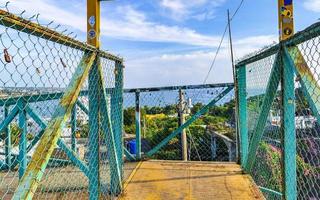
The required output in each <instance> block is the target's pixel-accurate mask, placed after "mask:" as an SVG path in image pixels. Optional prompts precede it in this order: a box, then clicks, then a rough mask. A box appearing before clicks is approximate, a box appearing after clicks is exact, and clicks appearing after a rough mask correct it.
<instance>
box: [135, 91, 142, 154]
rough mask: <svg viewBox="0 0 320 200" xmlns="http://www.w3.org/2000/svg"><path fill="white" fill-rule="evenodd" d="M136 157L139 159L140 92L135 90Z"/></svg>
mask: <svg viewBox="0 0 320 200" xmlns="http://www.w3.org/2000/svg"><path fill="white" fill-rule="evenodd" d="M135 94H136V114H135V116H136V159H137V160H139V159H141V114H140V92H139V91H136V93H135Z"/></svg>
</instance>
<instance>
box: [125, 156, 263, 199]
mask: <svg viewBox="0 0 320 200" xmlns="http://www.w3.org/2000/svg"><path fill="white" fill-rule="evenodd" d="M120 199H125V200H130V199H132V200H140V199H141V200H144V199H146V200H149V199H150V200H151V199H152V200H156V199H164V200H171V199H172V200H174V199H206V200H207V199H246V200H247V199H264V198H263V196H262V194H261V193H260V191H259V189H258V188H257V186H256V185H255V184H254V182H253V181H252V179H251V177H250V176H249V175H246V174H243V173H242V170H241V168H240V166H239V165H237V164H232V163H210V162H180V161H144V162H141V163H139V164H138V165H137V168H136V169H135V170H134V171H133V173H132V174H131V176H130V178H129V179H128V180H127V182H126V184H125V191H124V193H123V195H122V196H121V197H120Z"/></svg>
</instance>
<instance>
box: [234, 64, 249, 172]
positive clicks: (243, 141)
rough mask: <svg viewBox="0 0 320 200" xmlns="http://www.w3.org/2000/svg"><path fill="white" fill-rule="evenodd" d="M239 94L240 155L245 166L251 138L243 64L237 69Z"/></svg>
mask: <svg viewBox="0 0 320 200" xmlns="http://www.w3.org/2000/svg"><path fill="white" fill-rule="evenodd" d="M237 80H238V95H239V97H238V98H239V133H240V156H241V165H242V167H245V163H246V162H247V156H248V148H249V138H248V127H247V91H246V90H247V89H246V67H245V66H241V67H239V68H238V70H237Z"/></svg>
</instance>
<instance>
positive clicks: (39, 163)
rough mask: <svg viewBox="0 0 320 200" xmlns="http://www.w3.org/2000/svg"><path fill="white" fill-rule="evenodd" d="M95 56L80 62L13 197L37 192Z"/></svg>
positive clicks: (28, 195) (27, 197)
mask: <svg viewBox="0 0 320 200" xmlns="http://www.w3.org/2000/svg"><path fill="white" fill-rule="evenodd" d="M95 58H96V53H92V54H90V55H85V56H84V58H83V59H82V61H81V63H80V64H79V66H78V68H77V70H76V72H75V74H74V75H73V78H72V80H71V83H70V85H69V86H68V88H67V91H66V92H65V94H64V95H63V97H62V99H61V101H60V104H59V106H58V107H57V109H56V111H55V113H54V118H53V119H52V120H51V122H50V123H49V124H48V126H47V128H46V129H45V131H44V134H43V136H42V137H41V139H40V141H39V144H38V146H37V148H36V150H35V152H34V154H33V156H32V158H31V161H30V163H29V164H28V167H27V170H26V172H25V174H24V176H23V177H22V179H21V181H20V183H19V185H18V187H17V189H16V191H15V193H14V196H13V199H31V198H32V196H33V195H34V193H35V192H36V190H37V187H38V183H39V182H40V180H41V178H42V175H43V172H44V170H45V168H46V166H47V163H48V161H49V158H50V157H51V154H52V152H53V150H54V148H55V146H56V144H57V141H58V139H59V137H60V135H61V131H62V129H63V127H64V126H65V124H66V122H67V120H68V118H69V117H70V115H71V110H72V108H73V106H74V104H75V101H76V99H77V98H78V96H79V93H80V90H81V87H82V84H83V82H84V81H85V79H86V78H87V76H88V74H89V70H90V68H91V66H92V65H93V62H94V60H95Z"/></svg>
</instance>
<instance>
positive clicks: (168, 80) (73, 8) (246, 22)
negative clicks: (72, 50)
mask: <svg viewBox="0 0 320 200" xmlns="http://www.w3.org/2000/svg"><path fill="white" fill-rule="evenodd" d="M0 2H1V3H2V5H3V4H4V3H5V2H6V1H4V0H0ZM239 2H240V0H188V1H185V0H135V1H133V0H114V1H112V2H101V12H102V23H101V34H102V35H101V42H102V49H105V50H109V51H111V52H113V53H115V54H119V55H121V56H122V57H124V59H125V65H126V68H125V87H147V86H149V87H150V86H164V85H183V84H201V83H203V81H204V78H205V76H206V73H207V71H208V70H209V68H210V65H211V62H212V59H213V56H214V53H215V50H216V48H217V46H218V44H219V40H220V37H221V35H222V33H223V30H224V27H225V24H226V12H227V11H226V10H227V9H230V10H231V13H233V12H234V10H235V9H236V7H237V6H238V4H239ZM9 7H10V10H12V11H14V12H18V11H22V10H26V11H27V15H28V14H29V15H33V14H35V13H40V19H42V20H43V21H51V20H54V21H55V22H56V23H57V24H62V25H63V26H65V27H67V28H68V29H69V30H70V31H73V32H76V33H77V35H78V39H80V40H82V41H85V38H86V33H85V31H86V1H85V0H69V1H66V0H24V1H18V0H16V1H11V3H10V6H9ZM319 14H320V0H299V1H298V0H295V27H296V31H299V30H302V29H304V28H306V27H307V26H309V25H311V24H312V23H315V22H317V20H318V19H319V18H320V17H319ZM232 29H233V38H234V47H235V58H236V59H239V58H241V57H243V56H244V55H246V54H248V53H250V52H252V51H255V50H258V49H260V48H262V47H263V46H265V45H269V44H272V43H273V42H276V41H277V40H278V37H277V34H278V29H277V1H276V0H273V1H271V0H256V1H253V0H245V1H244V3H243V6H242V8H241V9H240V10H239V12H238V14H237V16H236V17H235V18H234V20H233V21H232ZM226 39H227V38H226ZM231 81H232V70H231V64H230V58H229V49H228V43H227V40H225V41H224V43H223V45H222V49H221V52H220V54H219V56H218V58H217V62H216V65H215V66H214V67H213V70H212V72H211V73H210V76H209V79H208V81H207V83H217V82H231Z"/></svg>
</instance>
